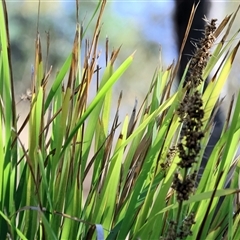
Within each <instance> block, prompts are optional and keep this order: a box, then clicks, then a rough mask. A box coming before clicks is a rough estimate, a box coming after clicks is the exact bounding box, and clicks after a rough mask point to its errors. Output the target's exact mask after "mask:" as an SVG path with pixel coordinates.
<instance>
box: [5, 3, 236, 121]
mask: <svg viewBox="0 0 240 240" xmlns="http://www.w3.org/2000/svg"><path fill="white" fill-rule="evenodd" d="M97 2H98V1H80V14H79V15H80V16H79V20H80V22H81V23H83V28H84V29H85V27H86V26H85V25H84V23H85V22H88V20H89V19H90V17H91V15H92V12H93V11H94V10H95V7H96V4H97ZM237 5H238V3H237V2H228V1H225V2H220V1H212V6H211V12H210V13H209V16H207V17H208V18H212V17H213V18H218V19H219V22H220V21H221V20H222V19H223V17H224V16H225V15H226V14H230V13H232V12H233V11H234V10H235V9H236V7H237ZM7 7H8V14H9V26H10V39H11V49H12V63H13V74H14V80H15V84H16V88H15V89H16V90H17V91H16V94H17V99H18V100H19V99H20V96H21V94H22V93H25V92H26V90H27V88H31V71H32V65H33V60H34V41H35V37H36V26H37V13H38V1H25V0H21V1H14V2H12V1H7ZM173 13H174V1H170V0H168V1H109V2H108V3H107V7H106V11H105V14H104V18H103V26H102V31H101V37H100V39H101V41H100V42H101V43H102V44H101V45H100V46H99V50H100V52H101V53H102V55H101V57H100V59H99V65H100V67H101V65H102V66H103V65H104V64H105V40H106V36H107V37H108V38H109V48H110V50H112V49H116V48H118V47H119V46H120V45H122V49H121V51H120V55H119V58H118V61H119V62H118V63H120V61H122V60H123V59H125V58H126V56H128V55H129V54H131V53H132V52H134V51H135V50H137V52H136V55H135V59H134V62H133V65H132V66H131V68H130V69H129V70H128V71H127V73H126V74H125V75H124V76H123V78H122V81H120V82H119V83H118V84H117V85H116V86H115V91H116V94H115V96H116V101H115V102H117V98H118V95H119V93H120V91H121V90H123V103H122V104H123V106H124V108H122V110H123V111H122V112H121V113H120V114H122V116H124V115H126V113H130V111H131V109H132V107H133V105H134V101H135V99H136V98H137V99H138V100H139V102H140V103H141V101H142V99H143V97H144V96H145V94H146V91H147V89H148V86H149V84H150V82H151V79H152V76H153V73H154V70H155V69H156V67H157V66H158V64H159V61H162V62H163V66H165V67H167V66H168V65H170V64H171V63H172V61H173V59H175V60H176V59H177V47H176V44H175V41H174V26H173V22H172V16H173ZM238 18H239V16H238ZM94 22H95V19H94V21H93V25H92V26H89V29H88V31H87V32H86V35H85V36H84V39H87V38H90V37H91V35H92V34H93V31H91V30H93V26H94ZM236 22H237V21H236ZM75 23H76V11H75V1H59V0H58V1H43V2H41V12H40V24H39V32H40V35H41V40H42V49H43V53H45V54H44V55H43V60H45V57H46V35H47V34H46V32H49V33H50V50H49V61H48V64H49V66H52V67H53V70H52V74H53V76H54V75H55V74H56V73H57V70H58V69H59V68H60V67H61V66H62V64H63V62H64V60H65V59H66V57H67V56H68V54H69V53H70V52H71V48H72V42H73V38H74V33H75V26H76V25H75ZM237 27H238V26H235V28H233V29H235V31H236V30H237V29H236V28H237ZM238 40H239V39H237V40H236V41H238ZM83 50H84V41H83ZM83 52H84V51H83ZM238 58H239V57H238ZM239 60H240V59H239ZM239 60H237V61H236V63H235V65H234V66H233V71H232V73H231V75H230V78H231V79H230V81H228V83H229V86H228V87H226V88H225V92H224V93H223V94H222V96H225V95H226V101H225V102H224V105H225V106H226V109H227V108H228V101H229V100H230V99H231V96H232V94H233V93H234V92H235V91H236V92H237V91H238V89H239V86H240V72H239V67H238V66H237V65H238V64H237V63H238V62H239ZM49 66H48V68H49ZM176 84H177V83H176ZM94 91H95V88H94ZM25 109H26V103H24V102H21V103H20V104H18V110H19V111H18V112H19V113H20V115H21V116H23V115H24V110H25ZM21 116H20V117H21ZM121 119H122V118H121Z"/></svg>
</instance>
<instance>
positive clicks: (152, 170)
mask: <svg viewBox="0 0 240 240" xmlns="http://www.w3.org/2000/svg"><path fill="white" fill-rule="evenodd" d="M105 6H106V1H99V3H98V5H97V8H96V11H95V12H94V14H93V17H92V18H91V19H92V20H93V19H95V18H96V27H95V30H94V32H93V37H92V39H89V40H86V41H84V38H85V33H86V31H87V30H88V29H87V27H86V29H84V26H80V24H79V23H78V21H77V24H76V34H75V38H74V43H73V50H72V53H71V54H70V55H69V56H68V57H67V59H66V61H65V63H64V64H63V66H62V67H61V68H60V70H59V72H58V74H57V76H56V77H55V78H54V79H53V83H52V84H50V82H49V77H50V75H51V68H47V66H45V68H44V67H43V65H44V62H43V60H42V50H41V38H40V35H39V34H37V36H36V46H35V66H34V74H33V79H32V86H33V87H32V91H31V97H29V100H30V111H29V114H28V116H27V117H26V120H25V121H24V123H23V125H22V126H20V128H19V129H18V128H17V124H16V123H17V118H16V114H15V99H14V87H13V79H12V77H11V76H12V75H11V72H12V68H11V59H10V54H9V53H10V45H9V44H8V43H10V39H9V36H8V34H7V33H8V22H7V9H6V4H5V1H2V2H1V5H0V34H1V38H0V39H1V46H2V50H1V58H0V64H1V65H0V76H1V79H3V81H2V83H1V85H0V97H1V107H0V121H1V122H0V124H1V128H0V136H1V137H0V171H1V172H0V176H1V179H0V181H1V184H0V216H1V218H0V233H1V237H2V238H9V239H44V238H49V239H108V240H109V239H126V238H129V239H159V238H166V236H168V237H169V238H171V237H173V236H174V237H175V238H176V237H177V238H182V239H190V238H192V239H222V237H223V238H225V239H226V238H229V239H239V236H240V230H239V228H238V226H239V220H240V218H239V206H238V205H236V209H235V213H234V214H233V204H232V203H233V199H234V194H235V193H237V192H239V190H238V179H237V177H238V174H239V166H238V165H237V164H238V159H236V157H235V155H236V149H237V147H238V144H239V136H240V125H239V123H240V111H239V109H240V95H238V96H237V97H236V100H235V108H234V107H232V108H231V110H230V111H229V118H228V119H230V116H231V119H232V120H231V122H230V120H228V122H226V125H227V126H228V128H227V127H226V128H224V129H223V132H222V137H221V139H220V140H219V142H218V143H217V144H216V146H215V148H214V150H213V152H212V154H211V156H210V157H209V160H208V163H207V166H206V168H205V170H204V172H203V174H202V177H201V180H200V181H199V183H198V186H197V188H196V189H194V191H193V187H194V186H195V184H194V181H195V178H196V175H197V172H196V171H197V170H198V167H199V166H200V165H199V163H200V162H201V158H202V156H203V152H204V147H203V146H205V145H206V143H207V140H208V138H209V135H210V131H211V127H212V124H211V115H212V112H213V111H214V110H213V109H214V107H215V105H216V101H217V100H216V98H218V97H219V94H220V91H221V89H222V87H223V84H224V82H225V81H226V79H227V77H228V74H229V72H230V70H231V66H232V64H233V61H234V57H235V55H236V52H237V50H238V47H239V44H237V45H236V46H234V47H233V49H232V50H231V48H230V46H231V43H232V40H233V39H234V38H235V37H236V36H233V37H232V38H231V39H230V41H228V42H227V41H225V39H226V36H227V35H228V32H229V29H230V28H231V25H232V22H233V21H234V18H235V16H236V13H235V14H234V15H233V16H229V17H226V18H225V19H224V20H223V22H222V23H221V24H220V25H219V27H218V28H217V29H216V31H214V33H211V34H214V37H217V36H218V35H219V34H220V33H221V32H222V31H223V29H224V27H226V28H227V29H226V32H225V36H224V37H223V39H222V41H220V42H219V44H217V46H216V49H215V51H214V52H213V54H212V56H211V55H210V54H206V52H207V51H206V49H202V53H203V52H204V53H205V54H206V57H207V58H206V60H204V61H203V59H202V58H203V56H200V55H197V56H198V60H197V61H195V60H193V61H192V63H191V64H193V66H191V67H189V69H190V74H187V77H186V75H185V76H183V81H184V80H185V79H186V80H187V82H186V84H184V87H182V85H183V84H181V85H180V86H179V89H178V90H177V91H176V92H175V93H173V94H171V91H170V89H171V87H172V82H173V76H174V73H175V72H176V71H175V69H174V66H173V65H171V66H170V67H169V68H168V69H166V70H163V69H162V68H161V67H159V68H157V70H156V72H155V74H154V76H153V78H152V82H151V85H150V87H149V91H148V94H147V96H146V98H145V100H144V102H143V103H142V105H141V107H140V108H139V109H138V108H137V105H135V106H134V108H133V111H132V114H131V117H130V118H129V117H128V116H126V117H125V118H124V119H123V120H120V119H119V112H120V111H121V99H122V94H120V96H119V100H118V103H117V107H116V109H113V108H112V87H113V85H114V84H115V83H116V81H118V80H119V78H120V76H121V75H122V74H124V72H125V71H126V70H127V69H128V67H129V66H130V65H131V63H132V61H133V54H132V55H130V56H129V57H127V58H126V60H125V61H124V62H123V63H122V64H121V65H120V66H119V67H117V68H116V66H115V65H116V63H115V61H116V59H117V57H118V54H119V51H120V48H118V49H116V50H113V51H112V53H109V52H108V40H106V46H107V47H106V53H105V58H106V62H107V64H106V67H102V69H101V70H100V66H98V64H97V59H98V58H99V55H98V50H97V49H98V47H97V46H98V41H99V36H100V33H101V31H100V30H101V28H100V26H101V19H102V15H103V13H104V8H105ZM76 8H77V10H78V3H77V1H76ZM1 13H2V14H1ZM77 15H78V14H77ZM212 23H213V22H212ZM211 25H212V24H210V25H209V26H211ZM87 26H88V25H87ZM211 34H210V33H209V34H206V37H209V35H211ZM84 42H85V43H86V45H85V49H84V48H83V47H82V46H83V44H84ZM203 43H204V44H205V45H204V46H205V47H206V42H205V41H203ZM209 47H211V46H209ZM82 51H84V53H85V55H84V56H85V57H84V61H83V63H81V61H80V56H81V55H82V54H81V53H82ZM121 51H123V50H122V49H121ZM197 53H198V52H197ZM223 55H225V58H224V59H223V60H222V61H221V64H220V67H219V69H218V70H217V72H216V73H215V75H214V77H213V78H212V79H211V81H210V82H209V84H208V86H207V88H206V90H205V91H204V92H202V90H200V86H197V85H198V84H199V83H200V82H201V81H202V79H203V80H204V79H206V77H207V76H208V75H209V73H210V71H211V70H212V69H213V67H214V65H215V64H216V63H217V61H220V60H219V59H220V58H221V56H223ZM109 56H110V58H109ZM208 57H209V59H208ZM199 62H200V63H201V64H199ZM199 65H200V66H199ZM197 67H201V72H200V70H199V69H198V70H197V73H198V75H197V76H195V75H196V74H195V73H194V72H193V71H196V69H197ZM115 68H116V69H115ZM44 69H47V70H44ZM192 74H193V75H194V77H195V78H196V79H195V78H194V79H193V81H192V78H193V76H192ZM95 77H96V92H95V96H94V98H93V99H92V100H91V101H90V100H89V91H90V87H89V86H90V84H91V82H92V81H93V79H94V78H95ZM64 78H67V82H66V83H65V84H64ZM189 80H191V81H190V82H191V83H192V84H194V85H192V86H191V83H190V84H189V83H188V82H189ZM47 89H50V90H49V91H47ZM91 91H92V90H91ZM189 101H191V103H189ZM185 104H186V105H185ZM186 106H187V107H186ZM9 109H12V111H9ZM203 112H204V114H203ZM180 113H181V114H180ZM112 114H113V115H114V119H113V121H111V120H110V119H111V116H112ZM27 123H28V132H29V139H30V141H29V142H28V144H27V146H24V145H23V144H22V142H21V140H20V138H19V135H20V133H21V131H22V130H23V129H24V128H25V127H26V126H27ZM181 129H182V130H181ZM190 133H191V134H190ZM203 133H204V134H203ZM196 161H197V162H198V163H197V164H194V163H195V162H196ZM232 169H233V170H232ZM90 170H91V171H92V175H91V180H90V187H89V192H88V193H87V194H86V195H84V181H85V179H86V176H88V175H89V174H90ZM229 171H232V172H233V177H232V180H231V186H230V188H228V189H224V187H225V182H226V179H227V177H228V174H229ZM180 176H182V178H180ZM183 185H184V187H183ZM172 187H173V188H174V189H175V190H176V191H177V194H175V191H174V190H173V188H172ZM183 188H184V191H182V189H183ZM186 188H187V191H185V190H186ZM192 192H193V194H192ZM190 193H191V194H190ZM221 196H224V201H223V202H222V205H221V211H220V212H217V213H215V209H217V204H218V200H219V197H221ZM216 214H217V215H216ZM213 216H214V218H213ZM169 225H172V226H173V227H172V228H171V227H169ZM171 232H172V234H173V235H172V236H171ZM190 234H192V236H189V235H190ZM176 235H177V236H176Z"/></svg>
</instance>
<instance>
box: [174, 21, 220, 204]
mask: <svg viewBox="0 0 240 240" xmlns="http://www.w3.org/2000/svg"><path fill="white" fill-rule="evenodd" d="M205 21H206V27H205V32H204V38H203V39H201V40H200V43H199V44H198V45H196V52H195V54H194V56H193V57H192V60H191V62H190V65H189V69H188V73H187V76H186V81H185V83H186V84H185V85H186V86H187V93H186V96H185V97H184V99H183V100H182V102H181V103H180V104H179V107H178V110H177V113H178V115H179V118H180V122H181V123H182V124H183V127H182V131H181V139H180V142H179V144H178V146H177V147H178V152H179V157H180V162H179V163H178V166H179V167H180V168H182V169H184V172H185V174H184V177H183V180H180V179H179V177H178V174H177V173H176V174H175V176H174V180H173V188H174V189H175V190H176V193H177V200H178V201H179V202H181V201H184V200H188V199H189V195H190V194H191V193H192V191H193V188H194V185H195V184H194V181H196V175H197V174H196V173H194V174H192V175H187V169H189V168H191V167H192V165H193V164H194V163H196V162H197V158H198V155H199V152H200V151H201V142H200V141H201V139H202V138H203V136H204V134H203V131H202V126H203V123H202V120H203V117H204V110H203V102H202V97H201V94H200V92H199V91H198V90H197V87H198V85H199V84H200V83H201V82H202V73H203V70H204V68H205V67H206V65H207V61H208V59H209V56H210V48H211V47H212V45H213V43H214V41H215V37H214V31H215V30H216V19H213V20H211V21H210V22H209V21H207V20H206V19H205Z"/></svg>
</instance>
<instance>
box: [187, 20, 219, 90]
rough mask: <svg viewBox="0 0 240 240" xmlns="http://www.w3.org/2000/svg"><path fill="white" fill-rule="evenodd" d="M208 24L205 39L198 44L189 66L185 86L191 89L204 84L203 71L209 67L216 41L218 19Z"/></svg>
mask: <svg viewBox="0 0 240 240" xmlns="http://www.w3.org/2000/svg"><path fill="white" fill-rule="evenodd" d="M204 20H205V22H206V27H205V31H204V37H203V38H202V39H201V40H200V42H199V44H196V52H195V53H194V55H193V57H192V60H191V62H190V65H189V70H188V73H187V77H186V80H185V85H186V84H189V88H191V89H192V88H196V87H197V86H198V85H199V84H200V83H201V82H202V73H203V69H204V68H205V67H206V65H207V61H208V59H209V56H210V49H211V47H212V45H213V43H214V41H215V37H214V31H215V30H216V21H217V19H212V20H211V21H208V20H207V19H206V18H205V19H204Z"/></svg>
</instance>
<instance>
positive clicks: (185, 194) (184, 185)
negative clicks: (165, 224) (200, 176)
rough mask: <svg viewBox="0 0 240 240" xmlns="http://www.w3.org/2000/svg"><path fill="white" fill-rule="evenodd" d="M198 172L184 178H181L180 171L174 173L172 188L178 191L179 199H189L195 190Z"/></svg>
mask: <svg viewBox="0 0 240 240" xmlns="http://www.w3.org/2000/svg"><path fill="white" fill-rule="evenodd" d="M196 176H197V172H196V171H195V172H194V173H193V174H189V175H188V176H187V177H186V178H185V179H184V180H182V181H181V180H180V179H179V176H178V173H175V174H174V178H173V184H172V188H173V189H175V190H176V192H177V200H178V201H184V200H188V198H189V194H190V193H192V192H193V191H194V187H195V179H196Z"/></svg>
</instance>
